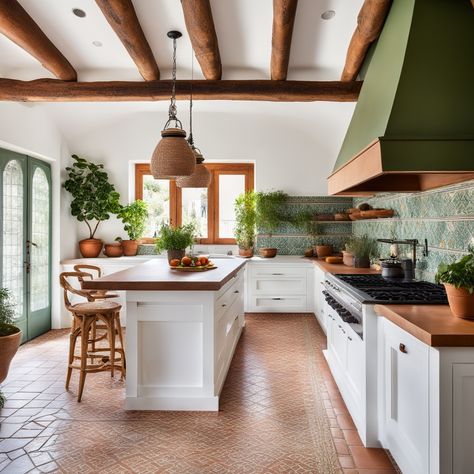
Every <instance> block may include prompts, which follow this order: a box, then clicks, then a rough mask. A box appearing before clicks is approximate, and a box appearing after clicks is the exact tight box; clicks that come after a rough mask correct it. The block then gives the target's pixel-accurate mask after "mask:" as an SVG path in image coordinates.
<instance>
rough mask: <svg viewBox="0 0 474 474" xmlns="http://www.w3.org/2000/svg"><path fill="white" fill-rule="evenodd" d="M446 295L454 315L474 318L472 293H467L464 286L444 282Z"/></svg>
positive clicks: (473, 294) (473, 295) (473, 296)
mask: <svg viewBox="0 0 474 474" xmlns="http://www.w3.org/2000/svg"><path fill="white" fill-rule="evenodd" d="M444 287H445V288H446V294H447V295H448V302H449V308H450V309H451V312H452V313H453V314H454V316H457V317H458V318H464V319H474V293H469V291H467V290H466V288H456V287H455V286H453V285H450V284H449V283H445V284H444Z"/></svg>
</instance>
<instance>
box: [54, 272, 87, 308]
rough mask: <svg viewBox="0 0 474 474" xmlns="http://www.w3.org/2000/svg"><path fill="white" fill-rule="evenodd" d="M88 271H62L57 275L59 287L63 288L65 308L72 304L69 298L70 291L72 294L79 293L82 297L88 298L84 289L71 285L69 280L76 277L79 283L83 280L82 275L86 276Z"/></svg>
mask: <svg viewBox="0 0 474 474" xmlns="http://www.w3.org/2000/svg"><path fill="white" fill-rule="evenodd" d="M88 276H89V273H84V272H63V273H61V274H60V275H59V284H60V285H61V288H62V289H63V290H64V305H65V306H66V309H69V310H70V308H71V306H72V304H71V301H70V299H69V293H72V294H74V295H79V296H82V297H83V298H86V299H88V296H89V295H88V293H87V292H86V291H82V290H80V289H78V288H75V287H74V286H72V285H71V282H70V280H72V279H76V280H77V281H78V282H79V283H81V282H82V281H84V280H83V279H84V277H86V278H87V277H88Z"/></svg>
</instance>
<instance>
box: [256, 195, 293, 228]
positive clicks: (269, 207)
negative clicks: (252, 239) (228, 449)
mask: <svg viewBox="0 0 474 474" xmlns="http://www.w3.org/2000/svg"><path fill="white" fill-rule="evenodd" d="M255 196H256V222H257V227H258V229H259V230H260V231H261V232H263V233H266V234H269V235H270V236H271V235H272V234H273V233H274V232H275V231H276V230H277V229H278V226H279V225H280V224H281V223H283V222H288V221H290V219H289V218H288V215H287V213H286V212H285V209H284V205H285V204H286V203H287V202H288V197H289V196H288V194H286V193H284V192H283V191H271V192H266V193H264V192H258V193H256V195H255Z"/></svg>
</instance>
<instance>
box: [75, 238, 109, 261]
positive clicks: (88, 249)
mask: <svg viewBox="0 0 474 474" xmlns="http://www.w3.org/2000/svg"><path fill="white" fill-rule="evenodd" d="M103 245H104V243H103V242H102V240H100V239H84V240H80V241H79V251H80V252H81V255H82V256H83V257H84V258H96V257H98V256H99V254H100V251H101V250H102V246H103Z"/></svg>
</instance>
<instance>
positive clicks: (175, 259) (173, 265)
mask: <svg viewBox="0 0 474 474" xmlns="http://www.w3.org/2000/svg"><path fill="white" fill-rule="evenodd" d="M180 263H181V260H180V259H179V258H173V259H172V260H171V261H170V265H171V266H172V267H177V266H178V265H179V264H180Z"/></svg>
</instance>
